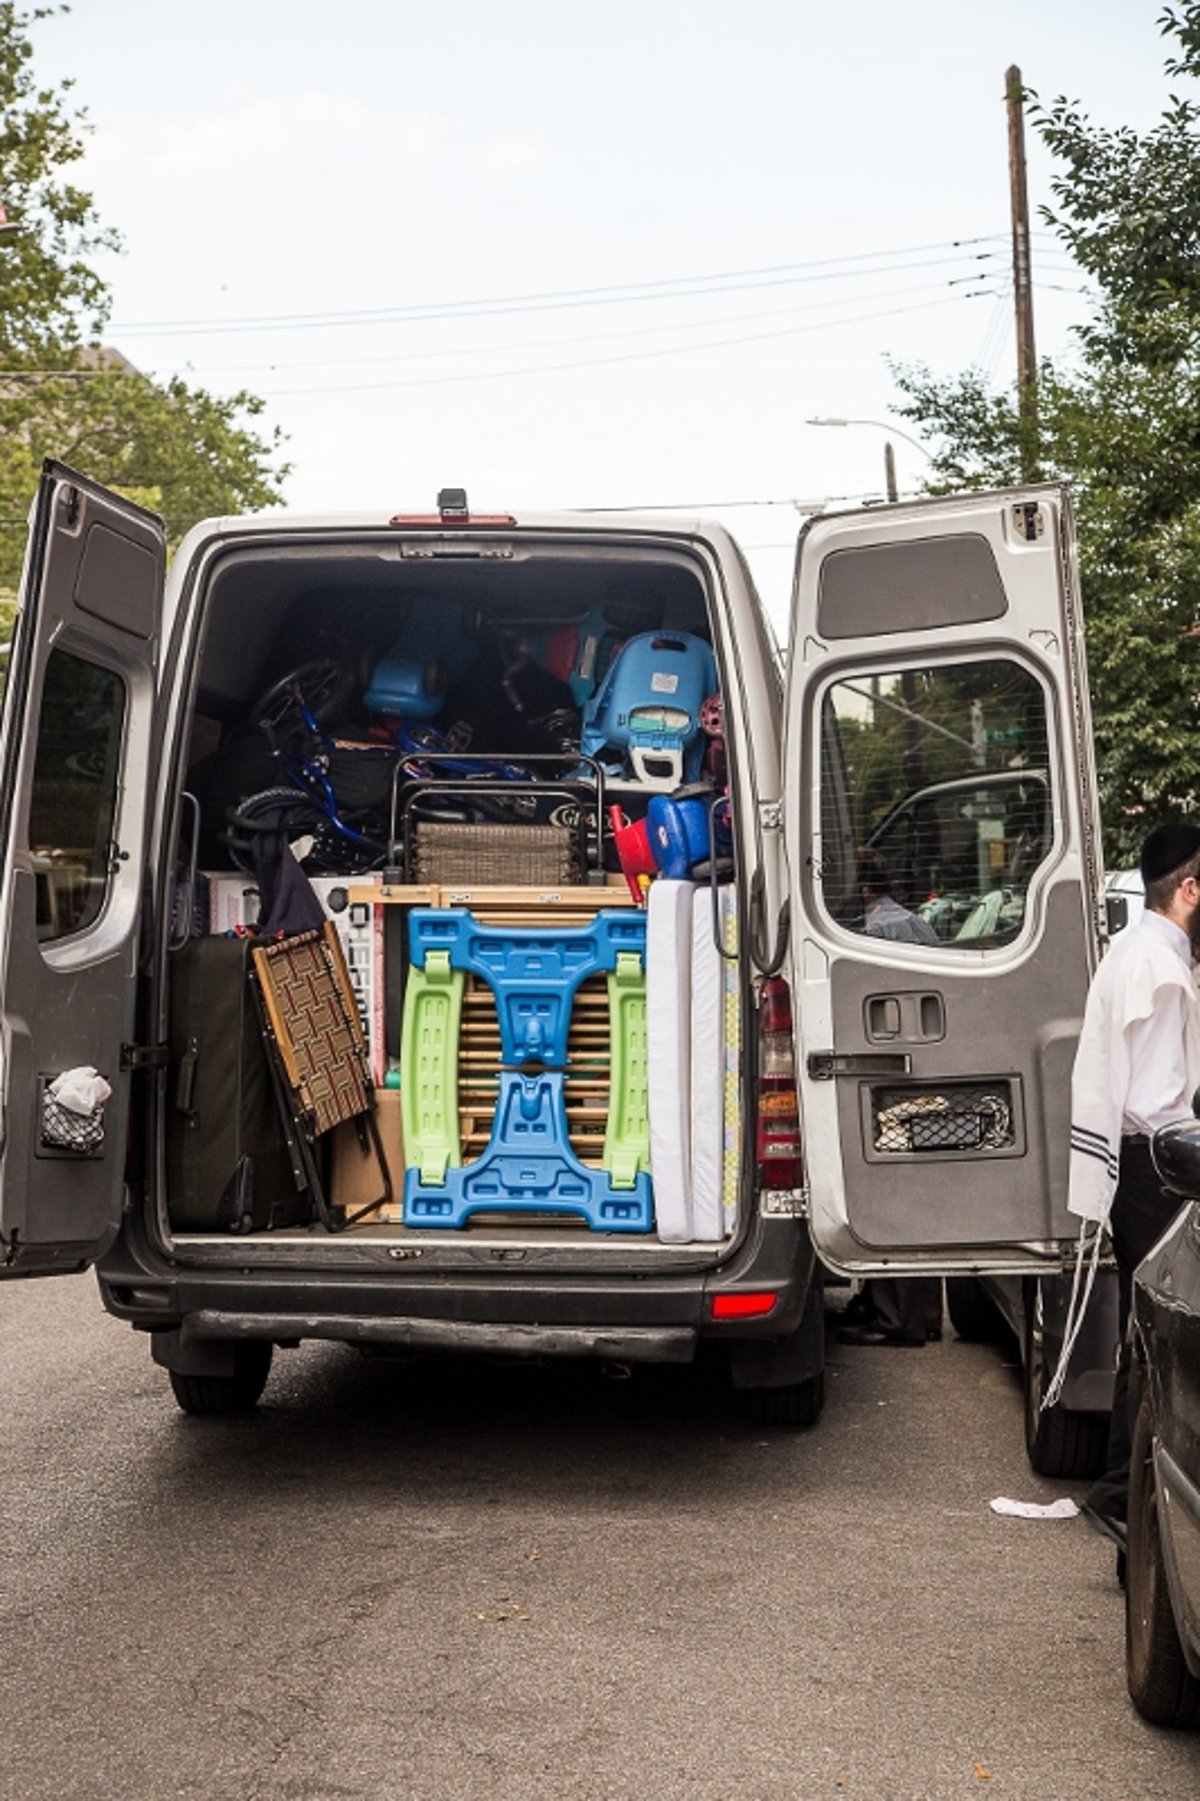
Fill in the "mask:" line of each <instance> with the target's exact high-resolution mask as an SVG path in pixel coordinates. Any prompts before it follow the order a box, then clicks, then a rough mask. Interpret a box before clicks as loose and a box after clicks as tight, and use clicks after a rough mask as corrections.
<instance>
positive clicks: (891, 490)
mask: <svg viewBox="0 0 1200 1801" xmlns="http://www.w3.org/2000/svg"><path fill="white" fill-rule="evenodd" d="M804 423H805V425H873V426H875V428H876V430H878V431H885V432H889V433H890V434H891V435H892V436H893V437H895V438H903V439H904V442H905V443H906V444H911V445H912V447H913V449H914V450H919V451H920V453H921V455H922V456H923V457H924V458H925V460H926V462H930V463H931V462H932V461H933V453H932V451H929V450H926V448H925V446H924V445H923V444H922V443H921V441H920V439H919V438H914V437H913V436H912V435H911V434H910V433H909V432H906V431H901V430H900V427H899V426H898V425H893V424H892V423H891V421H890V420H888V419H806V420H805V421H804ZM883 472H884V478H885V482H886V486H887V497H888V499H889V500H899V498H900V490H899V488H898V487H897V485H896V455H895V452H894V451H893V449H892V447H891V445H890V444H885V445H884V447H883Z"/></svg>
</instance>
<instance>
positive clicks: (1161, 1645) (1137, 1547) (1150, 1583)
mask: <svg viewBox="0 0 1200 1801" xmlns="http://www.w3.org/2000/svg"><path fill="white" fill-rule="evenodd" d="M1153 1449H1154V1421H1153V1418H1152V1417H1151V1413H1150V1397H1149V1396H1148V1395H1143V1397H1142V1404H1141V1406H1140V1407H1139V1409H1138V1416H1137V1422H1136V1424H1135V1426H1134V1429H1133V1450H1132V1454H1131V1458H1130V1481H1129V1548H1128V1551H1127V1553H1126V1570H1125V1577H1126V1579H1125V1679H1126V1682H1127V1683H1128V1685H1129V1694H1130V1698H1131V1700H1132V1701H1133V1704H1134V1706H1135V1707H1136V1708H1137V1710H1138V1712H1139V1713H1140V1714H1141V1715H1142V1716H1143V1718H1144V1719H1147V1720H1152V1721H1153V1722H1154V1724H1155V1725H1156V1726H1200V1681H1198V1680H1197V1679H1196V1677H1195V1676H1193V1675H1192V1674H1191V1672H1190V1671H1189V1670H1188V1667H1187V1663H1186V1662H1185V1660H1184V1655H1183V1647H1182V1645H1181V1644H1180V1642H1179V1631H1178V1628H1177V1627H1176V1625H1175V1616H1174V1614H1173V1613H1172V1611H1171V1597H1170V1594H1169V1592H1168V1590H1167V1572H1166V1569H1165V1567H1164V1564H1163V1553H1162V1540H1161V1538H1160V1537H1159V1530H1158V1495H1157V1492H1156V1489H1155V1483H1154V1462H1153Z"/></svg>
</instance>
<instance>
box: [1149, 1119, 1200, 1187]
mask: <svg viewBox="0 0 1200 1801" xmlns="http://www.w3.org/2000/svg"><path fill="white" fill-rule="evenodd" d="M1193 1105H1195V1102H1193ZM1151 1155H1152V1156H1153V1158H1154V1167H1155V1169H1156V1170H1157V1171H1158V1173H1159V1176H1160V1178H1161V1180H1162V1184H1163V1187H1164V1188H1167V1189H1169V1190H1170V1192H1171V1193H1172V1194H1178V1195H1182V1197H1183V1198H1184V1199H1185V1200H1188V1201H1194V1200H1196V1199H1198V1198H1200V1119H1177V1120H1175V1121H1174V1122H1173V1123H1172V1124H1171V1125H1169V1126H1163V1127H1162V1128H1161V1130H1159V1131H1157V1132H1156V1133H1155V1134H1154V1141H1153V1143H1152V1145H1151Z"/></svg>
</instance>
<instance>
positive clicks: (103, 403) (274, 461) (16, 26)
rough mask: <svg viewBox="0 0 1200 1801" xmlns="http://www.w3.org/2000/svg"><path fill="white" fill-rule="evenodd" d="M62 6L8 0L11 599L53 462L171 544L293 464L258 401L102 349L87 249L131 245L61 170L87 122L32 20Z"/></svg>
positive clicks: (4, 117)
mask: <svg viewBox="0 0 1200 1801" xmlns="http://www.w3.org/2000/svg"><path fill="white" fill-rule="evenodd" d="M63 10H65V9H64V8H57V7H44V6H38V7H34V8H32V9H30V8H25V7H21V6H17V5H14V4H11V0H0V202H3V205H4V207H5V209H6V211H7V213H8V217H9V219H10V221H12V222H13V224H14V225H15V227H16V229H15V230H14V231H12V232H10V233H6V234H5V235H4V236H3V237H2V238H0V291H2V292H3V296H4V305H3V307H2V308H0V594H3V592H4V590H5V589H11V588H12V587H14V586H15V584H16V582H17V579H18V577H19V573H20V565H21V559H22V555H23V550H24V539H25V517H26V514H27V512H28V508H29V503H30V500H31V498H32V496H33V493H34V490H35V488H36V486H37V478H38V473H39V471H40V469H41V465H42V462H43V460H44V459H45V458H46V457H48V456H54V457H58V458H60V459H61V460H63V461H65V462H68V463H70V464H72V465H73V466H74V467H75V468H77V469H79V470H80V471H81V473H83V474H85V475H89V476H91V477H93V478H94V479H95V480H97V481H100V482H103V483H105V484H106V485H107V486H109V487H113V488H116V489H118V490H119V491H120V492H121V493H124V494H127V495H129V496H130V498H132V499H136V500H139V501H141V502H142V504H143V505H146V506H149V507H152V508H153V509H154V510H155V511H158V512H161V513H163V514H164V515H165V517H166V519H167V524H168V527H169V529H170V532H171V536H172V538H173V539H178V538H179V537H180V536H181V535H182V533H183V532H184V531H185V530H186V529H187V528H188V526H189V525H191V524H193V523H194V522H195V521H196V520H197V519H200V518H203V517H205V516H206V515H208V514H212V513H224V512H239V511H246V510H252V509H256V508H261V507H268V506H271V505H274V504H275V503H277V502H278V500H279V499H280V494H279V483H280V481H281V480H282V478H283V476H284V475H285V474H286V465H283V464H282V463H280V461H279V452H280V436H279V433H278V432H277V431H276V432H268V433H265V434H264V433H262V432H261V431H260V430H258V429H256V425H255V422H256V421H257V420H258V419H259V418H260V416H261V413H262V406H263V403H262V402H261V401H260V400H258V399H256V398H255V397H254V396H253V395H250V394H248V393H244V392H243V393H238V394H234V395H230V396H227V397H219V396H216V395H213V394H209V393H207V392H205V390H203V389H201V388H194V387H190V386H189V385H188V384H187V383H186V382H183V381H180V380H178V379H173V380H170V381H167V382H159V381H156V380H153V379H152V378H150V377H149V376H145V375H142V374H140V373H139V372H138V371H137V370H135V369H132V368H131V367H130V366H129V365H128V364H126V363H125V362H124V361H123V359H121V358H120V357H118V356H116V355H115V353H113V352H111V351H105V350H102V349H101V348H100V343H99V334H100V332H101V331H102V329H103V327H104V324H105V321H106V319H107V317H108V310H109V295H108V289H107V286H106V284H105V282H104V280H103V279H102V277H101V276H100V275H99V274H98V273H97V272H96V270H95V269H94V268H93V267H92V264H91V260H90V259H91V258H93V257H94V256H95V255H96V254H97V253H98V252H100V251H104V250H112V249H115V248H117V247H118V243H119V240H118V239H117V236H116V234H115V233H114V232H112V231H110V230H107V229H106V228H104V227H103V226H102V225H101V223H100V221H99V218H98V215H97V212H96V209H95V206H94V204H93V201H92V196H91V195H90V194H87V193H85V192H83V191H82V190H81V189H80V188H78V187H76V186H74V185H73V184H72V183H71V182H70V181H69V180H67V179H66V178H65V177H66V174H67V173H68V172H69V171H70V168H71V165H72V164H74V163H77V162H78V161H79V159H80V157H81V156H82V154H83V150H84V143H85V137H86V133H87V131H88V129H89V127H88V124H87V118H86V115H85V114H84V113H83V112H81V111H79V110H77V109H73V106H72V101H71V87H72V84H71V83H70V82H65V83H62V84H61V85H59V86H58V87H44V86H40V85H39V84H38V82H37V80H36V78H35V75H34V73H33V67H32V64H33V54H34V52H33V44H32V41H31V37H30V33H31V31H32V29H33V28H34V27H35V26H36V25H37V24H38V22H39V21H41V20H43V19H45V18H47V17H49V16H51V14H53V13H54V12H58V11H63Z"/></svg>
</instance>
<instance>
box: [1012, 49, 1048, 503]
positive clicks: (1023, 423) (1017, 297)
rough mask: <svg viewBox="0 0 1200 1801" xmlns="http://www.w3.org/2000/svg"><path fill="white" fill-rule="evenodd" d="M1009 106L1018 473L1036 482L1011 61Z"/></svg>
mask: <svg viewBox="0 0 1200 1801" xmlns="http://www.w3.org/2000/svg"><path fill="white" fill-rule="evenodd" d="M1004 92H1005V99H1006V102H1007V106H1008V183H1009V193H1010V195H1011V205H1012V267H1013V305H1014V307H1015V309H1016V320H1017V423H1018V430H1019V435H1020V447H1021V474H1022V476H1023V477H1024V479H1025V480H1026V481H1037V479H1038V477H1039V474H1040V471H1039V468H1038V407H1037V351H1036V349H1035V348H1034V342H1033V269H1032V264H1031V261H1030V252H1029V193H1028V190H1027V188H1026V185H1025V100H1024V89H1023V87H1022V84H1021V71H1020V69H1018V68H1017V65H1016V64H1015V63H1014V64H1013V66H1012V68H1011V69H1009V71H1008V73H1007V74H1006V75H1005V77H1004Z"/></svg>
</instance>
